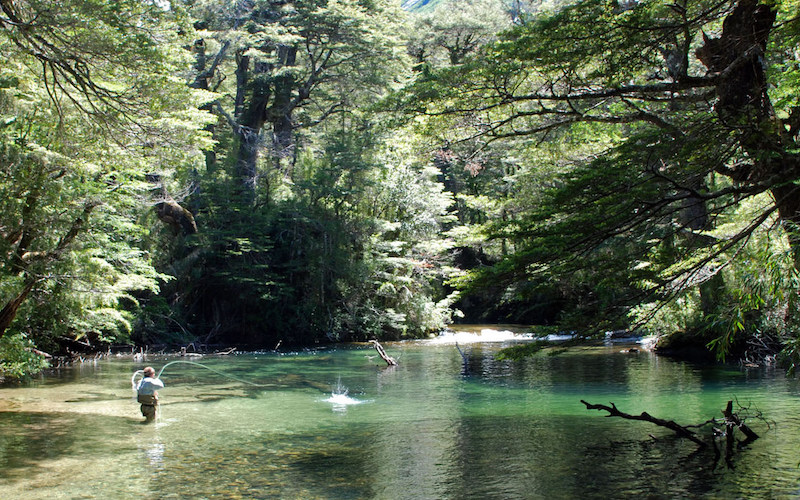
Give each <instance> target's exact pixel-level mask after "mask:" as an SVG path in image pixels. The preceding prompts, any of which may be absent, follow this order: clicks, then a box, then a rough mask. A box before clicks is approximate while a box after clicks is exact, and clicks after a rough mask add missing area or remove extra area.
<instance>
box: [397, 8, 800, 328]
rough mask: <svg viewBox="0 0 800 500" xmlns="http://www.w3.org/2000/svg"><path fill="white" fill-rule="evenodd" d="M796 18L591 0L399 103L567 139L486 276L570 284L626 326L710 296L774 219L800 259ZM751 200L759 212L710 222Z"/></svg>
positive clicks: (469, 122)
mask: <svg viewBox="0 0 800 500" xmlns="http://www.w3.org/2000/svg"><path fill="white" fill-rule="evenodd" d="M799 25H800V23H799V21H798V17H797V12H796V3H795V2H775V3H760V2H758V1H756V0H740V1H735V2H718V3H713V2H706V1H683V2H678V3H667V2H661V1H654V2H632V3H624V4H623V3H616V2H611V3H609V2H602V1H594V0H590V1H584V2H579V3H577V4H575V5H573V6H570V7H566V8H563V9H561V10H560V11H558V12H555V13H553V14H551V15H545V16H542V17H541V18H539V19H537V20H536V21H532V22H529V23H526V24H524V25H522V26H518V27H515V28H514V29H512V30H510V31H509V32H507V33H506V34H505V35H504V36H503V37H502V38H501V40H500V41H499V42H498V43H496V44H493V45H491V46H489V47H487V49H486V50H484V51H483V53H482V54H481V56H480V57H478V58H475V59H473V60H471V61H470V62H469V63H467V64H464V65H462V66H461V67H459V68H456V69H448V70H443V71H441V72H438V73H436V74H433V75H421V76H420V77H419V79H418V81H417V82H416V83H415V84H414V86H413V87H412V90H413V93H412V94H411V95H412V96H413V97H410V98H406V97H401V99H400V104H403V105H405V106H407V107H408V108H410V109H414V110H416V111H417V112H421V113H423V114H427V115H431V116H437V117H440V118H442V119H445V120H449V123H450V124H451V125H452V128H455V127H456V126H458V127H459V130H460V132H461V135H460V137H459V138H460V139H461V140H464V139H465V138H468V139H471V140H475V139H479V140H481V141H483V142H484V143H486V144H491V143H506V142H507V141H513V142H512V144H517V145H519V144H520V143H522V144H530V143H532V142H535V141H539V143H542V142H547V143H549V144H557V143H559V142H560V143H561V144H562V145H563V146H564V148H563V149H561V150H560V153H559V155H558V156H555V157H552V158H553V160H552V161H557V162H558V163H559V164H560V165H559V166H558V171H559V172H560V174H559V176H557V177H556V179H555V182H554V183H551V184H550V185H547V184H544V185H543V186H542V187H543V188H541V187H540V188H539V189H537V190H534V191H531V196H530V197H527V198H525V199H523V198H518V199H517V200H516V201H517V203H516V206H513V205H512V208H514V209H516V210H517V211H518V213H519V217H518V218H516V219H515V220H510V221H507V222H505V223H499V224H497V226H496V229H495V231H494V232H493V235H494V237H502V238H507V239H510V240H513V241H515V242H516V244H517V248H516V251H515V252H514V253H513V255H510V256H509V257H508V258H507V259H504V260H503V261H502V262H501V263H500V264H498V265H497V266H494V268H493V269H492V271H491V272H490V273H487V274H486V275H485V276H491V278H489V279H491V280H496V279H497V278H499V277H505V278H507V281H508V282H516V283H523V282H526V281H528V282H530V281H533V282H537V281H538V282H540V283H541V282H543V281H539V278H538V277H541V278H542V280H550V281H551V283H552V279H553V278H554V277H556V278H557V279H558V277H560V278H566V279H567V282H569V283H571V284H572V287H573V289H572V292H569V293H566V294H564V297H565V298H568V299H578V300H580V303H582V304H583V305H584V306H585V307H584V308H583V312H584V313H590V314H591V315H593V316H594V317H595V318H596V317H598V316H599V315H606V316H607V317H611V318H615V320H614V321H610V322H608V323H606V326H607V327H614V326H615V325H616V326H619V325H620V324H623V325H624V318H625V316H626V314H627V313H628V312H629V311H630V308H631V307H632V306H634V305H636V304H641V303H643V302H651V301H654V300H655V301H657V302H659V303H661V304H666V303H668V302H669V301H670V300H671V299H674V298H676V297H678V296H680V295H681V294H683V293H685V292H687V291H688V290H692V289H698V287H699V290H700V292H701V294H702V293H710V290H709V288H710V287H706V288H705V289H703V285H707V284H710V283H711V282H712V279H713V278H714V277H715V276H718V275H719V273H720V272H721V271H722V270H723V269H724V268H725V267H726V265H727V262H729V261H730V260H731V259H734V258H735V257H736V255H737V253H738V251H739V249H741V248H742V247H743V246H744V245H745V244H746V243H747V242H748V240H749V238H751V237H752V236H753V235H754V234H755V232H757V231H759V230H760V229H761V228H764V227H769V226H770V225H772V224H774V223H776V222H777V223H778V224H779V225H780V227H782V228H783V230H785V231H786V232H787V234H789V243H790V245H791V247H792V252H793V253H794V255H795V256H796V255H797V251H798V250H797V247H798V243H797V242H798V240H797V237H796V236H795V232H794V227H795V226H796V223H797V218H798V207H800V204H798V199H799V198H798V196H800V191H798V187H797V185H796V181H797V180H798V173H800V170H799V169H798V167H800V156H798V153H797V145H798V139H799V137H798V133H799V132H800V122H798V121H797V120H798V115H800V111H798V109H800V108H798V104H799V103H798V100H797V83H798V80H797V69H796V68H797V63H798V60H797V53H796V51H794V49H793V48H794V47H795V46H796V42H797V39H798V38H797V37H798V26H799ZM456 89H457V90H456ZM576 142H577V143H580V144H578V145H577V146H578V147H576V144H575V143H576ZM570 147H572V149H570ZM540 158H541V156H540ZM541 165H542V164H539V165H530V166H529V167H528V172H530V173H529V174H527V179H528V182H531V183H539V184H540V186H541V185H542V184H543V183H541V181H540V179H541V178H537V176H536V169H537V168H539V167H540V166H541ZM746 200H754V201H755V203H754V204H753V205H754V206H757V207H758V209H757V210H755V211H754V212H752V211H751V212H750V218H749V219H748V220H744V221H741V220H740V221H738V223H737V224H735V225H734V226H733V227H730V226H729V227H728V228H727V230H726V232H725V234H720V233H719V232H717V233H716V234H712V233H709V231H710V230H712V229H714V227H715V226H714V224H715V221H716V220H718V218H719V217H722V216H724V215H726V214H729V213H730V211H731V210H732V209H733V208H735V207H737V206H740V205H741V204H742V203H743V202H745V201H746ZM759 202H761V203H759ZM794 260H795V264H794V268H795V271H796V270H797V265H798V261H797V258H796V257H795V259H794ZM581 282H583V284H580V283H581ZM575 284H578V285H579V286H577V287H575V286H574V285H575ZM582 321H584V322H585V317H584V318H583V319H582Z"/></svg>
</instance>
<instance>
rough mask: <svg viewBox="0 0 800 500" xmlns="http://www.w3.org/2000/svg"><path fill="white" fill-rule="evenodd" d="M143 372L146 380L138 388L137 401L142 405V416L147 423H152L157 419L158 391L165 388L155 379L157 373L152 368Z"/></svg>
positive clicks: (140, 382)
mask: <svg viewBox="0 0 800 500" xmlns="http://www.w3.org/2000/svg"><path fill="white" fill-rule="evenodd" d="M142 371H143V372H144V378H143V379H142V380H140V381H139V385H137V386H136V393H137V394H138V398H137V399H138V401H139V402H140V403H141V404H142V415H144V418H145V422H152V421H153V420H154V419H155V418H156V409H157V407H158V392H157V391H158V389H163V388H164V382H162V381H161V380H160V379H157V378H155V377H156V371H155V370H154V369H153V367H152V366H148V367H146V368H145V369H144V370H142Z"/></svg>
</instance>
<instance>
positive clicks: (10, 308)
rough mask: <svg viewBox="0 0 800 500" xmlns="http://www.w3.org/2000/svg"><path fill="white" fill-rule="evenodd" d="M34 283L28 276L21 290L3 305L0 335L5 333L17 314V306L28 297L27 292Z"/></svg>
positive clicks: (0, 312) (0, 316)
mask: <svg viewBox="0 0 800 500" xmlns="http://www.w3.org/2000/svg"><path fill="white" fill-rule="evenodd" d="M35 284H36V281H35V280H33V279H30V278H29V279H28V280H27V282H26V283H25V286H24V287H23V288H22V291H21V292H20V293H19V294H18V295H17V296H16V297H14V298H13V299H11V300H10V301H9V302H8V303H7V304H6V305H5V307H3V310H2V311H0V337H2V336H3V335H4V334H5V333H6V330H7V329H8V327H9V326H11V322H12V321H14V318H15V317H16V316H17V310H18V309H19V306H20V305H21V304H22V302H23V301H24V300H25V299H26V298H27V297H28V294H29V293H31V290H33V286H34V285H35Z"/></svg>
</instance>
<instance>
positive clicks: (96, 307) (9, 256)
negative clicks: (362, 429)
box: [0, 0, 800, 374]
mask: <svg viewBox="0 0 800 500" xmlns="http://www.w3.org/2000/svg"><path fill="white" fill-rule="evenodd" d="M561 5H562V3H561V2H544V3H539V2H512V3H505V2H500V1H494V0H470V1H469V2H438V3H436V7H437V8H430V9H427V10H425V11H424V12H423V13H416V14H413V15H408V14H407V13H405V12H403V11H402V10H400V9H399V6H398V5H397V4H395V3H394V2H390V1H388V0H377V1H365V0H336V1H334V0H293V1H275V0H252V1H247V2H227V1H222V0H184V1H174V2H171V3H169V4H167V3H165V2H146V1H137V0H125V1H122V2H118V1H115V2H111V1H107V0H92V1H79V0H70V1H66V2H53V1H52V0H0V6H2V16H0V48H2V49H3V52H4V54H5V56H6V57H5V60H4V62H3V63H2V65H0V169H1V170H0V172H1V173H2V177H0V194H2V197H0V238H1V239H0V241H2V243H0V245H2V251H3V253H4V255H5V259H4V262H3V266H2V270H0V271H1V272H0V297H1V298H2V300H3V309H2V311H1V312H0V337H7V338H8V339H9V340H8V342H9V344H8V345H7V346H6V347H5V349H6V350H7V351H8V352H9V353H10V352H11V351H12V350H16V351H19V352H23V351H24V352H29V353H30V352H31V351H25V347H24V346H25V342H27V340H24V339H30V340H31V341H33V342H34V343H35V345H36V346H38V347H39V348H40V349H43V350H49V351H57V352H61V353H63V352H66V351H67V350H74V349H78V348H81V349H102V348H105V347H106V346H108V345H109V344H114V343H126V342H134V343H137V344H147V345H152V344H163V345H179V344H184V345H185V344H187V343H189V342H200V343H205V344H227V345H231V344H237V345H247V346H251V347H274V346H275V345H278V344H284V345H286V344H295V345H309V344H313V343H318V342H327V341H334V340H366V339H369V338H376V337H377V338H382V339H398V338H407V337H420V336H424V335H427V334H430V333H435V332H437V331H440V330H441V329H442V328H444V327H446V326H447V325H448V324H449V323H451V322H452V321H453V320H454V319H455V318H457V317H459V316H461V317H464V319H465V320H468V321H505V322H517V323H529V324H533V323H535V324H541V325H550V326H552V327H554V328H556V329H561V330H565V329H567V330H570V331H574V332H577V333H579V334H581V335H585V336H595V335H602V332H604V331H606V330H617V329H622V330H634V329H642V330H644V331H646V332H649V333H655V334H657V335H659V336H660V337H661V338H662V345H667V344H668V343H671V345H672V346H673V347H679V346H682V345H697V344H699V345H705V344H707V345H709V346H710V347H712V348H715V349H716V352H717V353H718V354H720V355H722V356H724V355H727V354H730V353H734V354H736V355H737V356H743V357H746V358H748V359H751V360H757V359H764V358H765V357H767V356H772V355H773V354H775V353H777V352H779V351H781V350H783V355H784V357H785V359H787V360H789V361H790V362H792V360H796V359H797V357H798V351H797V350H796V348H795V347H793V346H796V345H798V340H797V339H798V338H800V337H798V332H800V330H798V317H797V312H796V311H797V304H796V296H797V293H798V275H797V272H798V262H800V257H798V255H800V239H798V238H800V237H798V236H797V235H796V234H797V233H796V232H795V230H794V229H795V227H796V225H797V224H798V223H800V192H799V191H798V189H800V188H798V187H797V185H796V182H797V181H798V178H800V153H798V150H800V147H798V142H799V141H800V138H799V137H798V133H800V111H798V110H800V102H799V101H798V99H799V98H798V87H800V79H799V78H798V75H800V60H799V59H798V53H797V50H796V47H797V44H798V39H799V38H800V22H799V21H798V17H797V11H798V4H797V2H796V0H782V1H778V2H774V3H769V4H767V3H765V4H760V3H759V2H758V1H756V0H739V1H728V2H709V1H706V0H691V1H689V0H686V1H683V2H679V3H668V2H665V1H661V0H650V1H642V2H635V1H634V2H607V1H600V0H584V1H581V2H576V3H574V4H570V5H568V6H561ZM431 6H433V4H431ZM559 6H561V7H559ZM423 10H424V9H423ZM20 346H23V347H22V348H21V349H22V350H21V351H20ZM3 359H4V360H10V359H11V358H10V357H6V356H5V355H3ZM22 362H23V364H24V363H26V362H28V361H22ZM34 365H35V361H34ZM9 366H10V365H9ZM15 366H17V365H15ZM31 366H32V367H34V368H35V366H33V365H31ZM15 370H17V369H16V368H15ZM17 372H19V370H17ZM17 374H18V373H17Z"/></svg>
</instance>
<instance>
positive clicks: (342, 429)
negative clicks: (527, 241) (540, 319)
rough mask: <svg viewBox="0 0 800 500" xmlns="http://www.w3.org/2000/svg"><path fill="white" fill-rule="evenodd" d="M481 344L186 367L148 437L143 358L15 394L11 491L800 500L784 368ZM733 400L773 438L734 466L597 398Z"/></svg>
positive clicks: (698, 405)
mask: <svg viewBox="0 0 800 500" xmlns="http://www.w3.org/2000/svg"><path fill="white" fill-rule="evenodd" d="M470 339H472V340H474V339H475V338H474V337H471V336H470V335H461V336H458V337H455V338H441V339H435V340H432V341H416V342H404V343H386V344H384V347H385V348H386V350H387V352H388V354H389V355H391V356H394V357H395V358H397V359H398V361H399V366H397V367H394V368H390V367H386V366H385V363H383V362H382V361H381V360H380V358H378V357H376V352H375V351H374V349H372V348H371V347H370V346H369V345H348V346H337V347H335V348H326V349H319V350H311V351H304V352H294V353H261V354H247V355H238V356H226V357H210V356H207V357H204V358H200V359H194V360H193V361H196V362H199V363H202V364H203V365H205V366H207V367H209V368H213V369H214V370H216V371H217V372H223V373H225V374H227V375H229V376H230V377H234V378H235V379H238V380H235V379H234V378H229V377H225V376H222V375H220V374H219V373H217V372H213V371H210V370H207V369H204V368H203V367H200V366H196V365H189V364H172V365H170V366H168V367H167V368H166V369H165V371H164V373H163V374H162V379H163V380H164V382H165V384H166V385H167V387H166V388H165V389H164V390H162V391H161V399H162V406H161V415H160V416H159V419H158V421H157V423H156V424H154V425H143V424H142V423H141V420H142V418H141V416H140V414H139V412H138V405H137V404H136V403H135V399H134V397H133V392H132V390H131V385H130V379H131V375H132V374H133V372H134V371H135V370H138V369H141V368H142V367H143V366H144V364H143V363H137V362H134V361H132V360H131V359H130V358H126V359H112V360H103V361H99V362H97V363H93V364H83V365H80V366H76V367H72V368H69V369H64V370H61V371H60V372H57V373H53V374H50V375H48V376H46V377H43V378H41V379H38V380H36V381H33V382H31V383H30V384H27V385H25V386H18V387H14V386H6V387H3V388H0V491H2V495H1V496H2V497H3V498H6V499H9V498H25V499H35V498H48V499H50V498H133V497H136V496H142V497H150V498H303V499H312V498H321V499H338V498H377V499H383V498H385V499H390V498H391V499H404V498H407V499H425V498H430V499H449V498H453V499H462V498H503V499H509V498H548V499H550V498H614V497H632V496H641V497H645V498H681V497H683V498H796V497H798V496H800V469H799V468H798V464H800V411H798V410H800V385H798V382H797V381H796V380H794V379H787V378H786V377H785V376H784V374H783V373H782V372H780V371H778V370H766V369H759V370H744V369H740V368H739V367H719V366H718V367H708V366H699V365H694V364H691V363H686V362H677V361H673V360H670V359H666V358H659V357H656V356H653V355H652V354H649V353H646V352H639V353H625V352H622V351H623V350H624V347H627V346H622V345H620V344H609V345H602V346H594V347H584V348H574V349H571V350H569V351H568V352H566V353H562V354H560V355H558V356H548V355H546V354H540V355H538V356H536V357H534V358H530V359H527V360H524V361H520V362H509V361H503V362H500V361H496V360H495V359H494V354H495V353H496V352H497V350H498V349H499V348H500V347H501V346H504V345H508V344H509V342H513V341H514V340H512V339H511V337H510V336H509V335H503V334H499V333H498V332H494V333H491V334H489V333H487V334H486V335H485V336H484V337H483V340H487V339H488V340H492V342H469V341H470ZM454 340H458V342H459V344H458V346H459V348H460V350H461V353H460V352H459V349H458V348H456V345H455V343H454V342H453V341H454ZM462 353H463V357H462ZM176 359H179V358H175V357H151V358H149V359H148V360H147V364H150V365H153V366H154V367H155V368H156V370H160V369H161V367H163V366H164V365H165V364H166V363H168V362H171V361H174V360H176ZM242 381H246V382H248V383H244V382H242ZM734 398H735V399H737V400H738V402H739V404H741V405H743V406H749V407H751V408H753V409H758V410H760V411H761V412H762V414H763V415H764V416H765V417H767V419H768V420H769V422H770V425H769V426H768V425H767V423H766V422H763V421H760V420H750V421H748V423H749V424H750V425H751V427H753V428H754V430H756V432H758V433H759V434H760V435H761V438H760V439H759V440H757V441H755V442H754V443H752V444H750V445H749V446H748V447H746V448H745V449H742V450H739V451H738V452H737V453H736V454H735V456H734V457H733V458H732V460H731V462H730V464H729V465H730V466H728V465H726V464H725V462H724V460H722V461H718V462H716V463H715V461H714V454H713V452H711V451H702V450H700V451H698V449H697V446H696V445H694V444H693V443H691V442H689V441H686V440H681V439H677V438H675V437H673V436H672V435H671V433H670V432H669V431H667V430H665V429H662V428H659V427H655V426H653V425H652V424H648V423H644V422H632V421H625V420H621V419H612V418H605V417H604V416H603V415H604V413H602V412H598V411H588V410H586V408H585V407H584V406H583V405H582V404H581V402H580V400H581V399H584V400H587V401H589V402H591V403H602V404H608V403H609V402H612V401H613V402H614V403H615V404H616V405H617V406H618V407H619V408H620V409H621V410H622V411H626V412H629V413H639V412H642V411H648V412H650V413H651V414H653V415H655V416H657V417H661V418H667V419H674V420H676V421H678V422H679V423H682V424H690V423H699V422H702V421H705V420H707V419H709V418H711V417H716V416H719V415H720V410H721V409H722V408H723V407H724V406H725V403H726V402H727V401H728V400H729V399H734ZM731 467H732V468H731Z"/></svg>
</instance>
